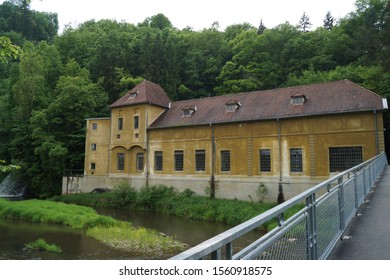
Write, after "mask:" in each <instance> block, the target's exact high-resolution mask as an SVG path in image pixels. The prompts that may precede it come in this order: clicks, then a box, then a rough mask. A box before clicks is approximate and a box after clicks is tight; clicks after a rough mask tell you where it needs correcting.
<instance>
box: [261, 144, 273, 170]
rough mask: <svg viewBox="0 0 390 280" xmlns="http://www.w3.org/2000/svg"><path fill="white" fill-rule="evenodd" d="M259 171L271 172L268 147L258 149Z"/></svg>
mask: <svg viewBox="0 0 390 280" xmlns="http://www.w3.org/2000/svg"><path fill="white" fill-rule="evenodd" d="M260 172H271V150H270V149H260Z"/></svg>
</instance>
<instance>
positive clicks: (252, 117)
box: [63, 80, 387, 201]
mask: <svg viewBox="0 0 390 280" xmlns="http://www.w3.org/2000/svg"><path fill="white" fill-rule="evenodd" d="M386 109H387V102H386V99H383V98H381V97H380V96H379V95H377V94H375V93H373V92H371V91H369V90H367V89H365V88H363V87H360V86H358V85H356V84H354V83H352V82H350V81H347V80H343V81H337V82H330V83H323V84H313V85H305V86H296V87H289V88H282V89H275V90H265V91H254V92H247V93H238V94H231V95H223V96H216V97H209V98H202V99H193V100H186V101H179V102H171V101H170V100H169V98H168V97H167V95H166V94H165V92H164V90H163V89H162V88H161V87H160V86H159V85H157V84H154V83H152V82H149V81H146V80H145V81H143V82H142V83H140V84H139V85H137V86H136V87H135V88H133V89H132V90H130V91H129V92H128V93H127V94H125V95H124V96H123V97H122V98H120V99H119V100H118V101H116V102H115V103H113V104H112V105H111V117H110V118H99V119H87V134H86V151H85V171H84V176H82V177H79V178H77V179H75V178H69V177H68V178H64V182H63V193H70V192H72V191H70V190H74V189H75V186H76V189H77V190H78V191H82V192H89V191H91V190H93V189H95V188H107V187H108V188H112V187H113V186H115V185H116V184H118V183H120V182H122V181H126V182H128V183H130V184H131V185H132V186H134V187H141V186H144V185H146V184H149V185H156V184H163V185H166V186H173V187H175V188H176V189H178V190H179V191H182V190H184V189H186V188H189V189H192V190H193V191H195V192H196V193H197V194H199V195H206V194H208V193H209V192H210V191H211V190H215V196H216V197H219V198H230V199H234V198H237V199H241V200H253V201H257V200H260V199H264V200H268V201H276V199H277V197H278V195H279V194H280V189H281V188H282V189H283V195H284V198H285V199H288V198H290V197H292V196H294V195H296V194H298V193H300V192H302V191H304V190H306V189H308V188H310V187H312V186H313V185H315V184H316V183H318V182H320V181H323V180H324V179H327V178H329V176H331V175H334V174H336V173H337V172H340V171H343V170H346V169H348V168H350V167H352V166H355V165H357V164H358V163H361V162H363V161H365V160H368V159H369V158H372V157H374V156H375V155H377V154H378V153H380V152H382V151H384V135H383V116H382V113H383V111H384V110H386Z"/></svg>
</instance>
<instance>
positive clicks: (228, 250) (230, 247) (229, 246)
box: [226, 242, 233, 260]
mask: <svg viewBox="0 0 390 280" xmlns="http://www.w3.org/2000/svg"><path fill="white" fill-rule="evenodd" d="M226 259H227V260H231V259H233V244H232V243H231V242H229V243H228V244H226Z"/></svg>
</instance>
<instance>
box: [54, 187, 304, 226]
mask: <svg viewBox="0 0 390 280" xmlns="http://www.w3.org/2000/svg"><path fill="white" fill-rule="evenodd" d="M52 200H54V201H62V202H65V203H74V204H80V205H87V206H92V207H109V208H129V209H133V210H136V211H148V212H158V213H163V214H168V215H176V216H180V217H184V218H189V219H195V220H204V221H210V222H220V223H225V224H228V225H232V226H235V225H238V224H240V223H243V222H245V221H247V220H249V219H251V218H253V217H255V216H257V215H259V214H261V213H263V212H265V211H267V210H269V209H271V208H272V207H274V206H275V205H276V204H272V203H254V202H247V201H239V200H227V199H209V198H207V197H201V196H197V195H195V194H194V193H193V192H192V191H190V190H185V191H183V192H177V191H175V190H174V189H173V188H169V187H166V186H148V187H143V188H141V189H140V190H139V191H136V190H135V189H134V188H132V187H130V186H129V185H126V184H121V185H118V186H116V187H115V188H114V190H113V191H112V192H107V193H102V194H92V193H89V194H74V195H69V196H57V197H54V198H52ZM298 209H300V207H299V206H298V207H296V208H295V209H292V210H291V211H288V212H287V213H285V216H286V217H289V216H291V215H292V214H293V213H295V212H296V211H297V210H298ZM275 225H276V222H274V221H271V222H268V223H266V224H265V225H264V226H263V228H262V229H263V230H269V229H270V228H272V227H273V226H275Z"/></svg>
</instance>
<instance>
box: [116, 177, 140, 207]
mask: <svg viewBox="0 0 390 280" xmlns="http://www.w3.org/2000/svg"><path fill="white" fill-rule="evenodd" d="M113 194H114V196H113V199H114V200H115V203H116V207H128V206H129V205H133V204H134V203H135V202H136V201H137V191H136V190H135V189H134V188H133V187H131V186H130V184H129V183H126V182H124V183H120V184H118V185H116V186H115V187H114V190H113Z"/></svg>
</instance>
